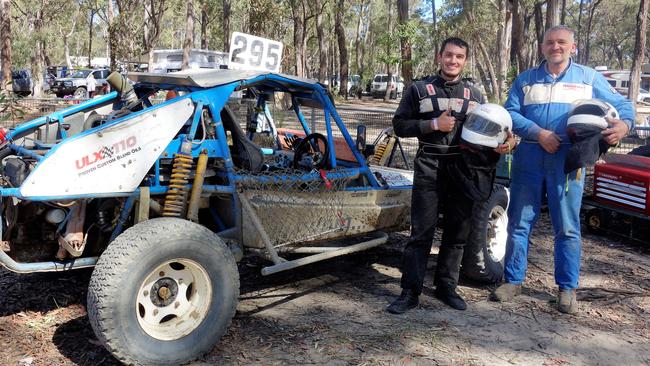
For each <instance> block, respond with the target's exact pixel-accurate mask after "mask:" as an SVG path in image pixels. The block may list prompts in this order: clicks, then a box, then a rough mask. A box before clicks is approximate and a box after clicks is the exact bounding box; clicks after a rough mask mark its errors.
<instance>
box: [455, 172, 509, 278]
mask: <svg viewBox="0 0 650 366" xmlns="http://www.w3.org/2000/svg"><path fill="white" fill-rule="evenodd" d="M507 229H508V191H507V188H506V187H504V186H502V185H500V184H497V185H495V186H494V187H493V188H492V194H491V195H490V199H488V200H487V201H486V202H478V203H476V204H475V206H474V209H473V212H472V219H471V229H470V233H469V236H468V238H467V244H466V247H465V252H464V255H463V267H462V274H463V276H464V277H465V278H467V279H470V280H474V281H479V282H487V283H495V282H498V281H500V280H501V278H502V276H503V261H504V257H505V254H506V240H507V238H508V232H507Z"/></svg>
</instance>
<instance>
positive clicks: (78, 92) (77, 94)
mask: <svg viewBox="0 0 650 366" xmlns="http://www.w3.org/2000/svg"><path fill="white" fill-rule="evenodd" d="M72 96H73V97H74V98H75V99H82V98H86V97H88V94H87V93H86V88H84V87H82V86H80V87H78V88H77V89H75V91H74V93H73V94H72Z"/></svg>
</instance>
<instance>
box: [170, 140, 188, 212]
mask: <svg viewBox="0 0 650 366" xmlns="http://www.w3.org/2000/svg"><path fill="white" fill-rule="evenodd" d="M191 170H192V156H191V155H189V154H185V153H178V154H176V155H174V165H173V167H172V176H171V179H170V180H169V191H167V195H166V196H165V206H164V207H163V216H168V217H181V216H182V215H183V214H184V212H185V206H186V204H187V182H188V180H189V178H190V171H191Z"/></svg>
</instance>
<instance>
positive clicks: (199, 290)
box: [135, 258, 212, 341]
mask: <svg viewBox="0 0 650 366" xmlns="http://www.w3.org/2000/svg"><path fill="white" fill-rule="evenodd" d="M211 299H212V286H211V282H210V277H209V276H208V273H207V271H206V270H205V269H204V268H203V267H202V266H201V265H199V264H198V263H196V262H194V261H192V260H190V259H186V258H177V259H173V260H170V261H167V262H165V263H163V264H161V265H160V266H158V267H156V269H154V270H153V271H151V272H150V273H149V275H148V276H147V278H146V279H145V280H144V281H143V282H142V284H141V285H140V288H139V290H138V296H137V299H136V304H135V312H136V317H137V318H138V323H139V324H140V326H141V327H142V329H143V330H144V331H145V332H146V333H147V334H148V335H149V336H151V337H153V338H156V339H159V340H164V341H171V340H175V339H179V338H181V337H184V336H186V335H188V334H190V333H191V332H192V331H194V329H196V328H197V327H198V326H199V325H200V324H201V322H202V321H203V319H204V318H205V316H206V314H207V312H208V309H209V308H210V302H211Z"/></svg>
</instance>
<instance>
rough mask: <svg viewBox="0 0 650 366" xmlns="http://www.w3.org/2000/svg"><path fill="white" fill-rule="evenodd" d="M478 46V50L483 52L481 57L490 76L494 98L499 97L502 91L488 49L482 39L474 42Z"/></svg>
mask: <svg viewBox="0 0 650 366" xmlns="http://www.w3.org/2000/svg"><path fill="white" fill-rule="evenodd" d="M474 43H476V44H477V45H478V49H479V51H480V52H481V56H482V57H483V65H485V67H486V68H487V72H488V75H489V76H490V84H491V85H492V93H493V95H494V96H499V95H500V94H501V90H499V83H498V81H497V80H498V79H497V74H496V72H495V71H494V66H493V65H492V61H490V55H489V54H488V52H487V48H486V47H485V45H484V44H483V41H481V40H480V39H478V38H477V39H476V40H475V41H474Z"/></svg>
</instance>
